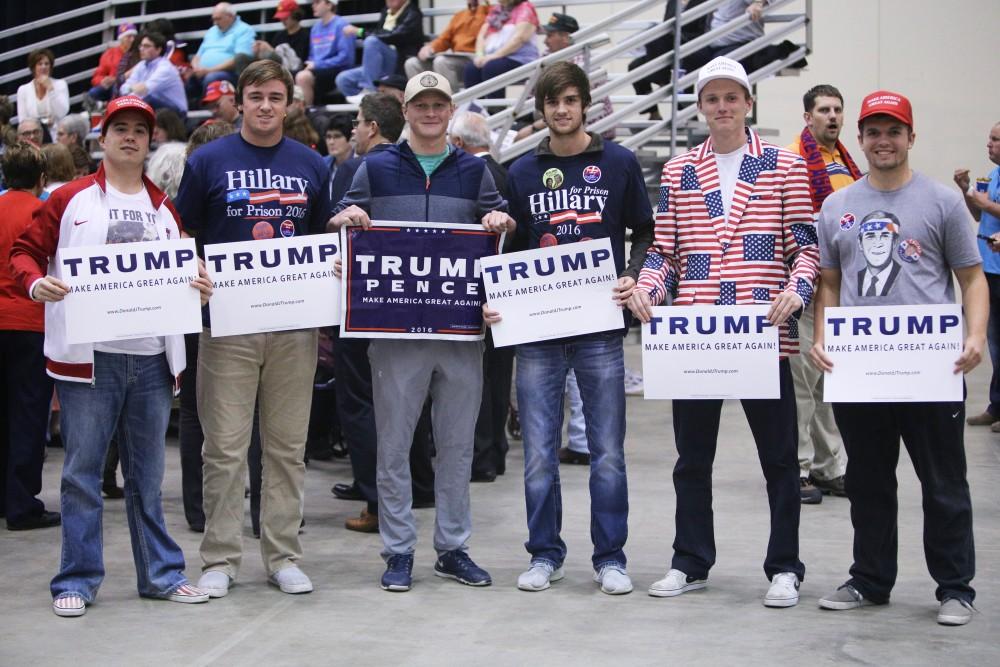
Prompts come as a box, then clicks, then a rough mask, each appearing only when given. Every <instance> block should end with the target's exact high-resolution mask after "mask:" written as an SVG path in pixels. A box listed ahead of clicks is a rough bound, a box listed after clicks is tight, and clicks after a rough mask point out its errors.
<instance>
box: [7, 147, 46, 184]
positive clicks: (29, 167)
mask: <svg viewBox="0 0 1000 667" xmlns="http://www.w3.org/2000/svg"><path fill="white" fill-rule="evenodd" d="M0 169H3V177H4V180H5V181H7V187H9V188H11V189H15V188H16V189H18V190H30V189H32V188H34V187H35V186H36V185H38V179H39V178H41V177H42V174H44V173H45V171H46V169H45V156H43V155H42V151H40V150H39V149H38V147H37V146H35V145H33V144H31V143H28V142H27V141H16V142H14V143H12V144H9V145H8V146H7V149H6V150H5V151H4V153H3V155H2V156H0Z"/></svg>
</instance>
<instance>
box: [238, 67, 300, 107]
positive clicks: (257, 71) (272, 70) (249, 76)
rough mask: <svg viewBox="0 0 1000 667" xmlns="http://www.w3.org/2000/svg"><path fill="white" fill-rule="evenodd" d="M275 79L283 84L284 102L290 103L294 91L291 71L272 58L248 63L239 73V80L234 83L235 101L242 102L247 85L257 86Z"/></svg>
mask: <svg viewBox="0 0 1000 667" xmlns="http://www.w3.org/2000/svg"><path fill="white" fill-rule="evenodd" d="M275 79H276V80H278V81H281V82H282V83H283V84H285V91H286V93H287V96H286V97H285V102H286V103H288V104H291V102H292V97H293V95H294V93H295V81H294V80H293V79H292V75H291V73H290V72H289V71H288V70H287V69H285V68H284V67H282V66H281V65H279V64H278V63H276V62H274V61H273V60H266V59H265V60H257V61H254V62H252V63H250V64H249V65H247V66H246V68H245V69H244V70H243V73H242V74H240V80H239V81H238V82H237V84H236V101H237V102H238V103H239V104H243V91H244V90H245V89H246V87H247V86H259V85H260V84H262V83H266V82H268V81H271V80H275Z"/></svg>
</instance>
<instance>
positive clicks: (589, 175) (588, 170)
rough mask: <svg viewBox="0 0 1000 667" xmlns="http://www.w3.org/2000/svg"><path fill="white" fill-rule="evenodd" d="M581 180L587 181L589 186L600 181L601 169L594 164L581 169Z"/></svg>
mask: <svg viewBox="0 0 1000 667" xmlns="http://www.w3.org/2000/svg"><path fill="white" fill-rule="evenodd" d="M583 180H585V181H587V182H588V183H590V184H591V185H593V184H594V183H596V182H597V181H599V180H601V168H600V167H598V166H597V165H596V164H592V165H588V166H586V167H584V168H583Z"/></svg>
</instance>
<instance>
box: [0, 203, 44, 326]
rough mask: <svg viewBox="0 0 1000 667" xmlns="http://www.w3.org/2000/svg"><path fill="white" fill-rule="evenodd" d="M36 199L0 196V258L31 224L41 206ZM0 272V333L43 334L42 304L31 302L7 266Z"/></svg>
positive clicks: (6, 255) (5, 256) (8, 251)
mask: <svg viewBox="0 0 1000 667" xmlns="http://www.w3.org/2000/svg"><path fill="white" fill-rule="evenodd" d="M41 205H42V202H41V200H40V199H38V197H36V196H34V195H33V194H31V193H30V192H25V191H23V190H9V191H8V192H7V193H5V194H3V195H0V257H2V258H3V259H4V260H6V259H7V258H8V257H9V256H10V247H11V245H12V244H13V243H14V240H15V239H16V238H17V237H18V236H20V235H21V233H22V232H23V231H24V230H25V228H27V227H28V225H30V224H31V215H32V213H34V212H35V210H36V209H38V208H39V207H41ZM3 263H4V264H6V266H7V268H6V270H0V330H3V331H37V332H39V333H41V332H44V331H45V304H43V303H41V302H40V301H39V302H35V301H32V300H31V298H30V297H29V296H28V294H27V293H26V292H25V291H24V288H23V287H22V286H21V284H20V283H19V282H17V281H16V280H15V279H14V276H13V273H12V272H11V267H10V264H9V263H8V262H7V261H4V262H3Z"/></svg>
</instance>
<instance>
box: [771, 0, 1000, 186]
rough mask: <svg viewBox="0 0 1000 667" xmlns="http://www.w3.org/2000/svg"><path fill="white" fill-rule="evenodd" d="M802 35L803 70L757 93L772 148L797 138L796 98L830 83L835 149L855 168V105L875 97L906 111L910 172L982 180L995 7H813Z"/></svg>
mask: <svg viewBox="0 0 1000 667" xmlns="http://www.w3.org/2000/svg"><path fill="white" fill-rule="evenodd" d="M803 4H804V3H803ZM812 25H813V54H812V55H811V56H810V57H809V67H808V68H807V69H805V70H803V72H802V74H801V76H798V77H775V78H773V79H771V80H768V81H766V82H764V83H763V84H761V85H760V86H759V87H758V100H759V106H758V124H759V125H760V126H761V127H769V128H776V129H778V130H780V137H779V139H780V143H782V144H787V143H790V142H791V141H792V140H793V139H794V137H795V135H796V134H797V133H798V132H800V131H801V130H802V120H801V118H802V115H801V111H802V94H803V93H804V92H805V91H806V90H808V89H809V88H810V87H811V86H813V85H816V84H818V83H831V84H833V85H835V86H837V88H839V89H840V91H841V93H843V95H844V103H845V109H846V112H845V127H844V131H843V133H842V134H841V140H842V141H843V142H844V145H845V146H847V148H848V150H849V151H851V153H852V155H854V156H855V159H857V160H858V161H859V163H860V164H862V165H863V164H864V156H863V155H861V151H860V149H858V148H857V145H858V144H857V131H856V129H857V125H856V119H857V115H858V111H859V109H860V106H861V100H862V99H863V98H864V96H865V95H867V94H868V93H870V92H872V91H874V90H877V89H880V88H885V89H888V90H892V91H895V92H899V93H902V94H903V95H906V96H907V97H908V98H909V99H910V102H911V103H912V104H913V116H914V119H913V122H914V131H915V132H916V135H917V139H916V143H915V144H914V147H913V151H912V152H911V154H910V164H911V166H913V167H914V168H915V169H918V170H920V171H923V172H924V173H927V174H929V175H930V176H932V177H933V178H935V179H938V180H940V181H945V182H948V183H951V177H952V172H953V171H954V169H955V168H956V167H959V166H963V167H968V168H970V169H972V173H973V175H974V177H975V176H977V175H981V176H985V175H986V173H987V171H988V170H989V169H990V168H991V164H990V163H989V160H988V159H987V157H986V137H987V134H988V133H989V130H990V128H991V127H992V126H993V124H994V123H996V122H997V121H1000V80H998V79H995V78H994V77H995V76H996V73H997V67H996V63H997V57H998V55H1000V49H998V47H1000V40H998V36H997V29H998V27H1000V2H998V1H997V0H954V1H953V2H940V1H939V0H814V2H813V23H812Z"/></svg>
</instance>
